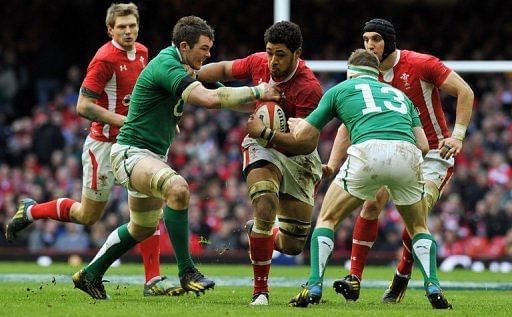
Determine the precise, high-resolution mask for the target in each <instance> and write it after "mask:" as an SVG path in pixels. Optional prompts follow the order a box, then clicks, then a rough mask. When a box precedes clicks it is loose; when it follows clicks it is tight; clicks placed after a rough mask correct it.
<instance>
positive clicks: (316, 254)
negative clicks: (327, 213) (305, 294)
mask: <svg viewBox="0 0 512 317" xmlns="http://www.w3.org/2000/svg"><path fill="white" fill-rule="evenodd" d="M333 249H334V231H333V230H331V229H329V228H315V230H314V231H313V235H312V237H311V248H310V252H311V254H310V261H311V263H310V273H309V279H308V285H313V284H316V283H320V284H322V283H323V278H324V273H325V267H326V265H327V261H328V260H329V257H330V256H331V253H332V251H333Z"/></svg>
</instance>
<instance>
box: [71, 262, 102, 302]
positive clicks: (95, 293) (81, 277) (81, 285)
mask: <svg viewBox="0 0 512 317" xmlns="http://www.w3.org/2000/svg"><path fill="white" fill-rule="evenodd" d="M71 279H72V280H73V284H75V288H78V289H79V290H81V291H84V292H85V293H87V294H89V295H90V296H91V297H92V298H94V299H110V296H108V295H107V292H106V291H105V286H103V281H102V280H95V279H91V278H89V277H87V273H86V272H85V271H84V270H83V269H82V270H80V271H78V272H76V273H75V274H73V276H72V277H71Z"/></svg>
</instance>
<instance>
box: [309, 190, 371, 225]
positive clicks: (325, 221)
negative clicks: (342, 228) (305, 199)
mask: <svg viewBox="0 0 512 317" xmlns="http://www.w3.org/2000/svg"><path fill="white" fill-rule="evenodd" d="M363 201H364V200H362V199H359V198H357V197H355V196H352V195H351V194H349V193H348V192H347V191H346V190H345V189H343V187H341V186H340V185H339V184H337V183H335V182H333V183H331V185H330V186H329V188H328V189H327V192H326V193H325V197H324V200H323V203H322V207H321V208H320V215H319V216H318V221H317V226H326V227H332V228H335V227H336V226H337V225H338V224H339V223H340V222H341V221H342V220H343V219H345V218H346V217H347V216H348V215H349V214H350V213H352V211H354V209H356V208H357V207H359V206H361V204H362V203H363Z"/></svg>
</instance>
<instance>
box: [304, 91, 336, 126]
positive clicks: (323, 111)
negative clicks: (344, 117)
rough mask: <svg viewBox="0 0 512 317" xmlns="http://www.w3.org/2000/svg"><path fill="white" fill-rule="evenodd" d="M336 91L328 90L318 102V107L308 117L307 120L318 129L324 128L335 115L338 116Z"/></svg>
mask: <svg viewBox="0 0 512 317" xmlns="http://www.w3.org/2000/svg"><path fill="white" fill-rule="evenodd" d="M335 101H336V100H335V93H334V90H332V89H331V90H328V91H327V92H326V93H325V94H324V95H323V97H322V99H320V102H319V103H318V107H317V108H316V109H315V110H313V112H311V113H310V114H309V115H308V116H307V117H306V119H305V120H306V121H307V122H308V123H309V124H311V125H313V126H314V127H315V128H317V129H318V130H322V128H323V127H324V126H325V125H326V124H327V123H329V121H331V120H332V119H333V118H334V117H336V111H335V109H336V103H335Z"/></svg>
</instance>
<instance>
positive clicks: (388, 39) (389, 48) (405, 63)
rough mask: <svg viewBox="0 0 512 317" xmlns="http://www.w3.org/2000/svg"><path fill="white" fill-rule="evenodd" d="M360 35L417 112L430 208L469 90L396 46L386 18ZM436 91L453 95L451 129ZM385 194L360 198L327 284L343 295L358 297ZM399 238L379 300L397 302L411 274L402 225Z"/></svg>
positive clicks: (434, 62)
mask: <svg viewBox="0 0 512 317" xmlns="http://www.w3.org/2000/svg"><path fill="white" fill-rule="evenodd" d="M363 40H364V46H365V48H366V49H368V50H371V51H372V52H374V53H375V54H376V55H377V56H378V57H379V58H380V60H381V63H380V67H379V70H380V75H379V80H380V81H383V82H386V83H389V84H391V85H392V86H393V87H395V88H398V89H400V90H401V91H403V92H404V93H405V94H406V95H407V97H409V98H410V99H411V100H412V101H413V103H414V105H415V106H416V109H417V110H418V112H419V115H420V119H421V123H422V125H423V129H424V130H425V134H426V135H427V138H428V142H429V148H430V150H429V152H428V154H427V155H426V156H425V159H424V163H423V178H424V179H425V189H424V191H425V194H424V195H425V197H424V199H425V203H426V204H427V211H430V210H431V209H432V207H433V205H434V204H435V203H436V202H437V200H438V199H439V197H440V195H441V193H442V190H443V187H444V186H445V184H446V183H447V182H448V181H449V179H450V177H451V175H452V173H453V166H454V158H453V156H455V155H457V154H459V153H460V151H461V150H462V142H463V140H464V136H465V133H466V128H467V126H468V125H469V122H470V119H471V113H472V109H473V99H474V97H473V91H472V90H471V88H470V87H469V85H468V84H467V83H466V82H465V81H464V80H463V79H462V78H461V77H460V76H459V75H458V74H457V73H456V72H455V71H453V70H451V69H450V68H448V67H447V66H446V65H444V64H443V63H442V62H441V61H440V60H439V59H438V58H436V57H434V56H431V55H427V54H422V53H418V52H414V51H409V50H399V49H397V48H396V33H395V28H394V27H393V25H392V24H391V23H390V22H389V21H387V20H384V19H373V20H370V21H368V22H366V24H365V26H364V33H363ZM440 91H443V92H445V93H447V94H449V95H451V96H454V97H456V98H457V108H456V118H455V126H454V129H453V131H452V132H451V133H450V131H449V129H448V126H447V124H446V120H445V116H444V112H443V106H442V104H441V99H440V96H439V94H440ZM343 146H346V145H343ZM332 153H336V149H333V151H332ZM329 164H330V166H329V169H330V170H331V171H336V170H337V169H338V168H339V165H340V164H341V162H340V160H339V159H334V160H330V163H329ZM388 199H389V193H388V191H387V190H386V189H384V188H383V189H381V190H380V191H379V193H378V195H377V201H367V202H365V204H364V205H363V209H362V211H361V213H360V215H359V217H358V218H357V220H356V223H355V227H354V232H353V240H352V254H351V258H350V259H351V268H350V274H349V275H347V276H346V277H345V278H344V279H342V280H338V281H335V282H334V285H333V286H334V288H335V289H336V291H337V292H338V293H341V294H342V295H343V296H344V297H345V298H346V299H347V300H354V301H355V300H357V299H358V298H359V291H360V281H361V278H362V275H363V269H364V264H365V262H366V259H367V256H368V252H369V250H370V248H371V247H372V245H373V243H374V241H375V239H376V238H377V230H378V216H379V214H380V212H381V210H382V209H383V208H384V206H385V204H386V202H387V201H388ZM425 216H426V215H425ZM402 238H403V245H404V250H403V254H402V257H401V260H400V263H399V264H398V268H397V271H396V274H395V275H394V278H393V281H392V283H391V285H390V286H389V288H388V289H387V290H386V291H385V292H384V295H383V297H382V302H383V303H398V302H400V300H401V299H402V297H403V296H404V294H405V290H406V289H407V284H408V282H409V279H410V276H411V271H412V266H413V256H412V253H411V238H410V236H409V234H408V233H407V231H406V230H405V229H404V231H403V233H402Z"/></svg>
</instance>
